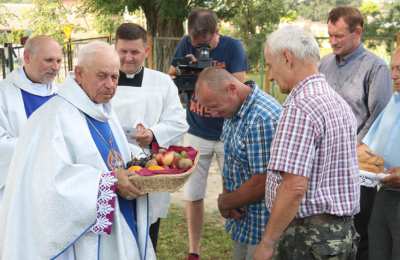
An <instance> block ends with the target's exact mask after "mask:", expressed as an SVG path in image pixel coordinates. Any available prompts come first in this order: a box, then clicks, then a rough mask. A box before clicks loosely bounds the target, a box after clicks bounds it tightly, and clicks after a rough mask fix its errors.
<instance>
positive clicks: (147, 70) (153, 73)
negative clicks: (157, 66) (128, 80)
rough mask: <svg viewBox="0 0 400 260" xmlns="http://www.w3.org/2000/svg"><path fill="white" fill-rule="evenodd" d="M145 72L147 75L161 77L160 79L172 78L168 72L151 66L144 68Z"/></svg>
mask: <svg viewBox="0 0 400 260" xmlns="http://www.w3.org/2000/svg"><path fill="white" fill-rule="evenodd" d="M144 74H145V75H146V74H147V76H151V77H156V78H160V79H170V78H171V76H169V75H168V74H167V73H164V72H162V71H159V70H154V69H150V68H144Z"/></svg>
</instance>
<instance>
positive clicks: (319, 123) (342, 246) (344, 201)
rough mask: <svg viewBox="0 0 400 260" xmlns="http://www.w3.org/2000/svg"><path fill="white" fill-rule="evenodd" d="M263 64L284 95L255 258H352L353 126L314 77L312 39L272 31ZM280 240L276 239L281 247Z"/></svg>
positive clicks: (295, 31)
mask: <svg viewBox="0 0 400 260" xmlns="http://www.w3.org/2000/svg"><path fill="white" fill-rule="evenodd" d="M265 60H266V63H267V66H268V67H269V71H270V78H271V80H276V81H277V83H278V85H279V87H280V88H281V91H282V92H284V93H287V94H289V96H288V97H287V100H286V101H285V103H284V104H283V110H282V116H281V118H280V120H279V122H278V126H277V130H276V134H275V137H274V140H273V143H272V147H271V151H270V153H271V155H270V161H269V164H268V174H267V180H266V194H265V195H266V196H265V197H266V204H267V208H268V209H269V210H270V212H271V214H270V219H269V222H268V224H267V227H266V229H265V232H264V236H263V239H262V241H261V243H260V244H259V246H258V247H257V249H256V253H255V257H254V258H255V259H257V260H258V259H262V260H265V259H270V258H271V257H272V256H273V254H274V250H275V257H276V259H296V260H302V259H304V260H305V259H328V258H329V259H332V257H335V259H352V258H354V257H355V249H356V248H355V246H354V243H353V242H354V240H355V239H356V236H357V234H356V232H355V229H354V225H353V216H354V215H355V214H356V213H358V211H359V192H360V187H359V176H358V166H357V156H356V145H357V136H356V134H357V133H356V131H357V126H356V124H357V121H356V119H355V117H354V115H353V113H352V111H351V108H350V107H349V105H348V104H347V103H346V101H345V100H344V99H343V98H341V97H340V96H339V94H337V93H336V92H335V91H334V90H333V89H332V88H331V87H330V86H329V85H328V83H327V82H326V79H325V77H324V76H323V75H321V74H318V67H317V63H318V61H319V47H318V44H317V42H316V41H315V39H314V38H313V36H311V35H309V34H308V33H306V32H305V31H304V30H303V29H301V28H299V27H297V26H293V25H289V26H285V27H282V28H281V29H279V30H277V31H275V32H274V33H272V34H271V35H270V36H269V37H268V39H267V43H266V47H265ZM278 241H279V242H278Z"/></svg>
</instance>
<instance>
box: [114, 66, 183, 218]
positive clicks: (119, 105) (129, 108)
mask: <svg viewBox="0 0 400 260" xmlns="http://www.w3.org/2000/svg"><path fill="white" fill-rule="evenodd" d="M112 103H113V109H114V110H115V113H116V114H117V117H118V119H119V121H120V123H121V125H122V127H123V128H124V129H129V128H132V127H136V125H137V124H139V123H141V124H143V125H144V126H145V127H146V128H149V129H151V131H152V132H153V134H154V137H155V138H156V140H157V142H158V144H159V145H160V146H161V147H168V146H170V145H173V144H177V143H178V142H179V141H180V139H181V137H182V136H183V134H184V133H186V131H187V130H188V128H189V126H188V124H187V122H186V113H185V110H184V109H183V107H182V104H181V102H180V100H179V95H178V89H177V87H176V86H175V84H174V82H173V81H172V79H171V77H170V76H169V75H167V74H165V73H162V72H159V71H155V70H151V69H147V68H144V73H143V81H142V86H141V87H132V86H118V89H117V92H116V95H115V97H114V98H113V99H112ZM130 142H131V145H130V147H131V152H132V154H133V155H134V156H139V155H140V154H141V153H142V149H141V148H140V147H139V145H138V144H137V143H136V142H135V141H134V140H132V141H130ZM149 197H150V201H151V203H150V204H151V205H152V208H151V210H150V220H151V221H150V222H151V223H154V222H155V221H157V219H158V218H160V217H163V218H165V217H166V216H167V213H168V207H169V201H170V196H169V193H161V192H156V193H151V194H150V195H149Z"/></svg>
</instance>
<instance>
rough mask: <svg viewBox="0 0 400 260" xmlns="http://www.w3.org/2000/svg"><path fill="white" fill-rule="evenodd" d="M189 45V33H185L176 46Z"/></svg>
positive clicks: (183, 46)
mask: <svg viewBox="0 0 400 260" xmlns="http://www.w3.org/2000/svg"><path fill="white" fill-rule="evenodd" d="M191 46H192V44H191V42H190V37H189V35H185V36H183V37H182V38H181V39H180V40H179V42H178V45H177V48H188V47H191Z"/></svg>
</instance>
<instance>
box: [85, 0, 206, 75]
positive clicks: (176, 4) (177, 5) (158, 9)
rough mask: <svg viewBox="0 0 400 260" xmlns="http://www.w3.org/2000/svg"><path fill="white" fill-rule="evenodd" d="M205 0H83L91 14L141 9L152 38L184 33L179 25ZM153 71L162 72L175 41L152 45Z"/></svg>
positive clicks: (176, 35) (204, 5) (203, 4)
mask: <svg viewBox="0 0 400 260" xmlns="http://www.w3.org/2000/svg"><path fill="white" fill-rule="evenodd" d="M211 2H213V1H207V0H168V1H166V0H133V1H132V0H130V1H128V0H115V1H109V0H83V7H84V8H83V10H84V12H87V11H89V12H92V13H95V14H121V13H122V11H123V10H124V7H125V6H127V7H128V9H129V11H130V12H133V11H136V10H139V9H141V10H142V11H143V12H144V15H145V17H146V23H147V24H146V27H147V31H148V32H149V34H150V35H151V36H153V37H177V38H180V37H181V36H182V35H183V34H184V29H183V22H184V20H185V19H186V17H187V15H188V14H189V11H190V9H191V8H193V7H207V6H210V3H211ZM156 44H157V45H156V46H154V48H156V50H157V68H158V69H160V70H163V71H166V70H167V69H168V67H169V63H170V58H171V57H172V54H173V52H174V49H175V46H176V42H175V41H163V42H158V43H156Z"/></svg>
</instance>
